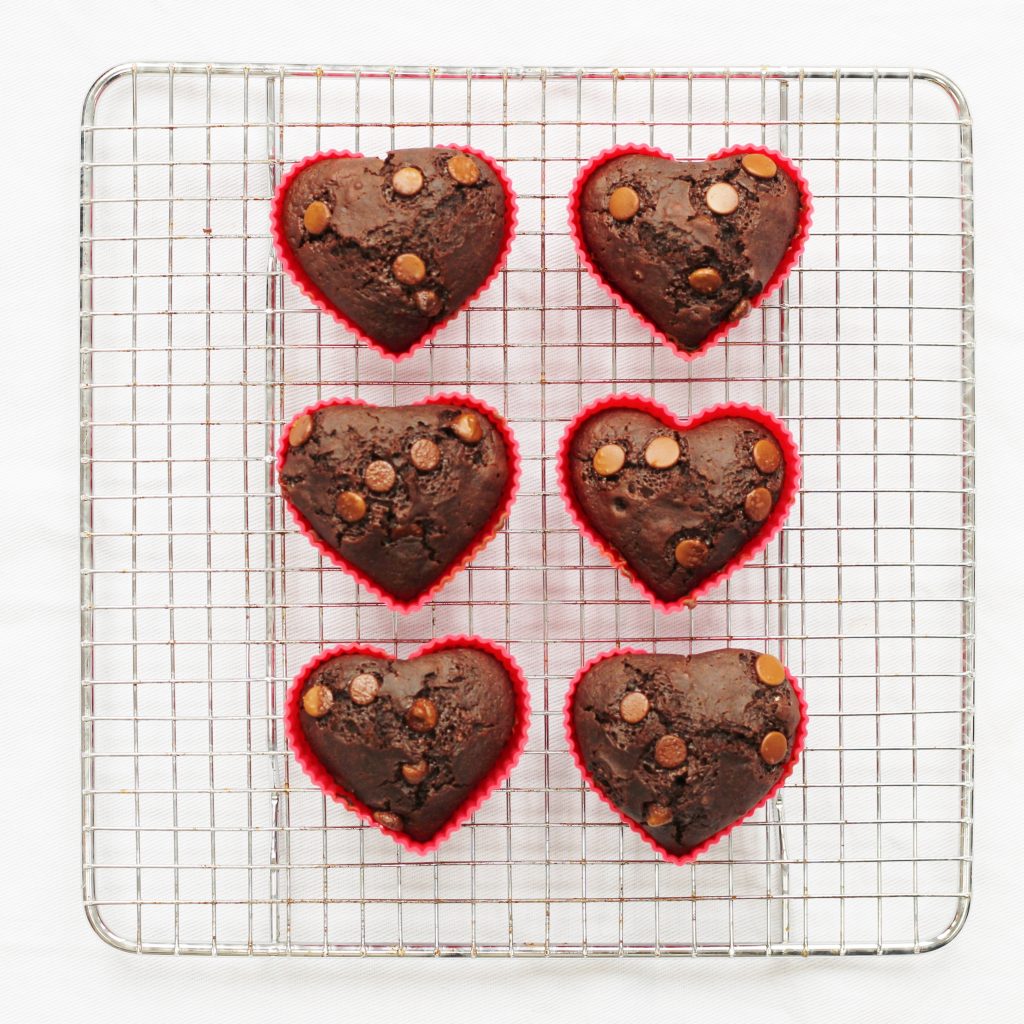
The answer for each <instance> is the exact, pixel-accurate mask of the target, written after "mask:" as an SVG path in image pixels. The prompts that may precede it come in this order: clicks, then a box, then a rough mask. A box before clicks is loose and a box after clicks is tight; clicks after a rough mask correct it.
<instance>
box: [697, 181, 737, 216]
mask: <svg viewBox="0 0 1024 1024" xmlns="http://www.w3.org/2000/svg"><path fill="white" fill-rule="evenodd" d="M704 202H706V203H707V204H708V209H709V210H710V211H711V212H712V213H717V214H719V215H721V216H725V215H726V214H730V213H732V212H733V211H735V209H736V207H737V206H739V205H740V194H739V192H737V191H736V189H734V188H733V187H732V185H730V184H729V182H727V181H716V182H715V183H714V185H712V186H711V188H709V189H708V190H707V192H705V193H704Z"/></svg>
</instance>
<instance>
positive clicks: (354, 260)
mask: <svg viewBox="0 0 1024 1024" xmlns="http://www.w3.org/2000/svg"><path fill="white" fill-rule="evenodd" d="M452 157H457V158H461V159H465V160H471V161H472V163H473V165H474V166H475V168H476V174H477V179H476V180H475V181H473V182H460V181H458V180H456V178H454V177H453V176H452V174H451V173H450V172H449V169H448V162H449V161H450V160H451V159H452ZM402 168H416V169H418V170H419V172H420V174H421V178H422V184H421V187H420V188H419V189H418V191H415V192H413V193H412V194H402V193H401V192H400V191H398V190H397V189H396V187H395V177H394V176H395V172H396V171H399V170H401V169H402ZM469 177H472V175H469ZM415 187H416V185H415V178H414V183H413V184H412V186H411V188H415ZM406 191H411V189H410V188H407V189H406ZM312 203H322V204H324V206H325V207H326V212H325V214H324V216H325V217H326V226H324V227H323V230H322V231H319V232H318V233H314V232H311V230H310V228H309V227H308V226H307V223H306V216H305V215H306V211H307V208H308V207H309V206H310V204H312ZM507 215H508V213H507V210H506V203H505V193H504V190H503V188H502V185H501V182H500V181H499V180H498V177H497V175H496V174H495V173H494V170H493V168H491V166H490V165H489V164H488V163H487V162H486V161H484V160H480V159H478V158H476V157H473V156H470V155H467V154H463V153H462V152H461V151H460V150H452V149H440V148H437V149H401V150H395V151H394V152H392V153H389V154H388V155H387V157H386V158H385V159H383V160H381V159H379V158H378V157H361V158H337V159H324V160H318V161H316V162H315V163H312V164H311V165H310V166H309V167H307V168H306V169H305V170H303V171H301V172H300V173H299V174H298V176H297V177H296V178H295V180H294V181H293V182H292V184H291V186H290V188H289V189H288V194H287V196H286V197H285V202H284V208H283V214H282V227H283V231H284V235H285V238H286V240H287V242H288V245H289V246H290V248H291V249H292V251H293V252H294V253H295V256H296V258H297V259H298V261H299V263H300V264H301V265H302V267H303V269H304V270H305V271H306V273H307V274H308V275H309V276H310V278H311V279H312V280H313V282H314V283H315V284H316V285H317V286H318V287H319V288H320V290H321V291H322V292H323V293H324V294H325V295H326V296H327V298H328V299H329V300H330V301H331V302H332V303H333V304H334V305H335V306H336V307H337V308H338V309H339V310H340V311H341V312H342V313H343V314H344V315H345V316H346V317H347V318H348V319H349V320H350V321H351V322H352V323H354V324H355V325H356V326H357V327H359V329H360V330H361V331H362V332H363V333H364V334H365V335H367V336H368V337H370V338H372V339H373V340H374V341H376V342H377V343H378V344H379V345H381V346H382V347H383V348H386V349H387V350H388V351H390V352H395V353H401V352H404V351H406V350H407V349H409V348H410V347H411V346H412V345H414V344H415V343H416V342H417V341H418V340H419V339H420V338H422V337H423V335H424V334H426V333H428V332H429V331H430V330H431V328H432V327H433V326H434V325H435V324H436V323H437V322H438V321H441V320H444V319H446V318H447V317H449V316H450V315H451V314H452V313H454V312H455V311H456V310H457V309H458V308H459V307H460V306H461V305H462V304H463V303H464V302H465V301H466V300H467V299H468V298H469V297H470V296H471V295H472V294H473V293H474V292H475V291H476V290H477V288H479V286H480V285H481V284H482V283H483V282H484V281H485V280H486V278H487V277H488V275H489V274H490V273H491V271H492V269H493V268H494V264H495V261H496V260H497V259H498V257H499V256H500V254H501V249H502V242H503V240H504V234H505V221H506V217H507ZM320 227H321V225H320V224H315V223H314V228H320ZM403 255H412V256H415V257H418V258H419V259H420V260H421V261H422V271H423V277H422V278H421V279H419V280H412V279H411V278H410V277H409V275H408V274H407V273H404V272H402V271H398V273H397V274H396V265H395V261H396V259H397V258H398V257H399V256H403ZM403 278H404V280H403Z"/></svg>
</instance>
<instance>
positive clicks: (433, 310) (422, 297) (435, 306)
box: [413, 288, 441, 316]
mask: <svg viewBox="0 0 1024 1024" xmlns="http://www.w3.org/2000/svg"><path fill="white" fill-rule="evenodd" d="M413 298H414V299H415V300H416V308H417V309H418V310H419V311H420V312H421V313H422V314H423V315H424V316H437V314H438V313H440V312H441V299H440V298H439V297H438V294H437V292H435V291H431V290H430V289H429V288H423V289H421V290H420V291H418V292H417V293H416V294H415V295H414V296H413Z"/></svg>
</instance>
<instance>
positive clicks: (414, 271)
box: [391, 252, 427, 284]
mask: <svg viewBox="0 0 1024 1024" xmlns="http://www.w3.org/2000/svg"><path fill="white" fill-rule="evenodd" d="M391 273H392V274H394V275H395V279H396V280H397V281H400V282H401V283H402V284H419V283H420V282H421V281H422V280H423V279H424V278H425V277H426V276H427V266H426V264H425V263H424V262H423V260H421V259H420V258H419V256H417V255H416V253H414V252H403V253H401V254H400V255H398V256H396V257H395V262H394V263H392V264H391Z"/></svg>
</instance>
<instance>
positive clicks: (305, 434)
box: [288, 413, 313, 448]
mask: <svg viewBox="0 0 1024 1024" xmlns="http://www.w3.org/2000/svg"><path fill="white" fill-rule="evenodd" d="M312 436H313V417H312V416H310V415H308V414H307V413H303V414H302V415H301V416H299V417H298V418H297V419H296V420H295V422H294V423H292V425H291V428H290V429H289V430H288V444H289V445H291V446H292V447H293V448H298V447H299V446H300V445H304V444H305V443H306V442H307V441H308V440H309V439H310V437H312Z"/></svg>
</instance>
